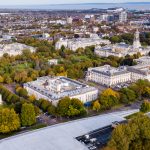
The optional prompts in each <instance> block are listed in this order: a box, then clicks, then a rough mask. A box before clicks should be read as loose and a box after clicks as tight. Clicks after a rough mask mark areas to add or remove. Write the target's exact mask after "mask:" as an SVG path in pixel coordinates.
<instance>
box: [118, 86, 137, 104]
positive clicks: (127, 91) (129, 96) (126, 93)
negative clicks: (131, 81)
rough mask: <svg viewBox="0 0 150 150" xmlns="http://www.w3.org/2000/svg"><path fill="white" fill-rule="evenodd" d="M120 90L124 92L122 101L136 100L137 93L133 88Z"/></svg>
mask: <svg viewBox="0 0 150 150" xmlns="http://www.w3.org/2000/svg"><path fill="white" fill-rule="evenodd" d="M120 92H121V93H122V94H123V95H122V97H121V101H122V102H123V101H124V102H125V103H129V102H134V101H135V100H136V94H135V92H134V91H133V90H131V89H129V88H122V89H121V90H120ZM125 96H126V98H127V99H126V100H125ZM122 98H123V99H122Z"/></svg>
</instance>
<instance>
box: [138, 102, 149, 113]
mask: <svg viewBox="0 0 150 150" xmlns="http://www.w3.org/2000/svg"><path fill="white" fill-rule="evenodd" d="M140 111H141V112H144V113H146V112H149V111H150V102H149V101H147V100H145V101H144V102H143V103H142V105H141V108H140Z"/></svg>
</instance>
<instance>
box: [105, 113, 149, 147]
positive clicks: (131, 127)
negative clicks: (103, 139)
mask: <svg viewBox="0 0 150 150" xmlns="http://www.w3.org/2000/svg"><path fill="white" fill-rule="evenodd" d="M149 125H150V118H149V117H148V116H146V115H141V114H140V115H138V116H137V117H135V118H133V119H132V120H131V121H129V123H128V124H124V125H119V126H117V128H115V129H114V131H113V133H112V137H111V140H110V142H109V143H108V147H109V148H110V149H114V150H137V149H139V150H149V149H150V144H149V143H150V126H149Z"/></svg>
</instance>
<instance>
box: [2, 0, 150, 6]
mask: <svg viewBox="0 0 150 150" xmlns="http://www.w3.org/2000/svg"><path fill="white" fill-rule="evenodd" d="M135 1H136V2H143V1H144V2H150V0H107V1H106V0H0V5H35V4H36V5H40V4H71V3H106V2H107V3H117V2H118V3H120V2H135Z"/></svg>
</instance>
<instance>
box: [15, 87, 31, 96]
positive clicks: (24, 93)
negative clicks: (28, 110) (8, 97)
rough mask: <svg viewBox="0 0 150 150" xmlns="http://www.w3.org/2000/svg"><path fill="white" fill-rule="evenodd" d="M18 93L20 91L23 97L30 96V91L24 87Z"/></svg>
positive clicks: (19, 93)
mask: <svg viewBox="0 0 150 150" xmlns="http://www.w3.org/2000/svg"><path fill="white" fill-rule="evenodd" d="M17 93H18V95H19V96H21V97H25V98H26V97H27V96H28V92H27V90H26V89H24V88H20V89H19V90H18V92H17Z"/></svg>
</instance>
